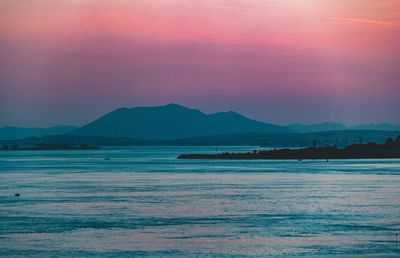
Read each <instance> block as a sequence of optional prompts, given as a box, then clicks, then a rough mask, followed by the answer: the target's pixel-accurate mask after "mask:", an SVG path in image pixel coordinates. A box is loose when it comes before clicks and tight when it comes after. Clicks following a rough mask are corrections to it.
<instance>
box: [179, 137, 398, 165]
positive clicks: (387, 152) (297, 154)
mask: <svg viewBox="0 0 400 258" xmlns="http://www.w3.org/2000/svg"><path fill="white" fill-rule="evenodd" d="M387 158H400V136H398V137H397V138H396V140H393V139H392V138H389V139H387V141H386V142H385V143H384V144H376V143H367V144H352V145H349V146H347V147H345V148H338V147H337V146H326V147H316V143H315V142H314V145H313V146H312V147H310V148H304V149H296V150H294V149H275V150H270V151H253V152H247V153H219V154H182V155H180V156H178V159H387Z"/></svg>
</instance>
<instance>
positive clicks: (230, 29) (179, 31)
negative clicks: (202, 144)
mask: <svg viewBox="0 0 400 258" xmlns="http://www.w3.org/2000/svg"><path fill="white" fill-rule="evenodd" d="M399 46H400V2H399V1H397V0H348V1H337V0H243V1H240V0H237V1H228V0H225V1H223V0H203V1H200V0H198V1H196V0H192V1H187V0H186V1H185V0H168V1H167V0H148V1H128V0H118V1H105V0H96V1H90V0H59V1H53V0H20V1H14V0H4V1H2V2H1V3H0V67H1V69H0V125H1V126H3V125H10V124H12V125H23V126H48V125H54V124H58V123H65V122H67V123H71V124H77V125H80V124H83V123H85V122H88V121H89V120H91V119H93V118H96V117H97V116H99V115H101V114H103V113H106V112H108V111H110V110H112V109H114V108H118V107H121V106H128V107H131V106H141V105H145V106H148V105H158V104H165V103H170V102H177V103H181V104H184V105H187V106H190V107H194V108H199V109H201V110H204V111H206V112H214V111H219V110H236V111H238V112H240V113H243V114H245V115H248V116H250V117H252V118H256V119H259V120H262V121H267V122H271V123H281V124H287V123H292V122H306V123H309V122H322V121H338V122H344V123H348V124H355V123H366V122H392V123H400V116H399V115H398V110H400V101H399V100H398V99H399V96H400V85H399V82H400V70H399V67H400V51H399Z"/></svg>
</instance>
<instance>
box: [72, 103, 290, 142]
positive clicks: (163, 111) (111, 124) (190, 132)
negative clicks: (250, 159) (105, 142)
mask: <svg viewBox="0 0 400 258" xmlns="http://www.w3.org/2000/svg"><path fill="white" fill-rule="evenodd" d="M290 132H293V131H292V130H291V129H289V128H287V127H284V126H277V125H272V124H266V123H262V122H258V121H255V120H251V119H248V118H246V117H244V116H242V115H240V114H238V113H235V112H232V111H230V112H220V113H215V114H209V115H208V114H204V113H202V112H201V111H199V110H196V109H189V108H186V107H183V106H180V105H177V104H169V105H166V106H158V107H135V108H131V109H129V108H120V109H117V110H114V111H112V112H110V113H108V114H106V115H104V116H102V117H100V118H99V119H97V120H96V121H94V122H92V123H89V124H87V125H85V126H83V127H81V128H79V129H78V130H76V131H74V132H73V134H74V135H81V136H84V135H91V136H103V137H132V138H138V139H151V140H154V139H178V138H184V137H195V136H205V135H218V134H234V133H290Z"/></svg>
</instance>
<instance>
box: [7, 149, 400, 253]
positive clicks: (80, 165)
mask: <svg viewBox="0 0 400 258" xmlns="http://www.w3.org/2000/svg"><path fill="white" fill-rule="evenodd" d="M252 149H253V148H252V147H248V148H245V147H226V148H219V151H248V150H252ZM193 152H196V153H200V152H215V148H214V147H131V148H105V149H101V150H94V151H57V152H55V151H35V152H32V151H20V152H10V151H8V152H4V151H3V152H0V255H1V256H4V257H15V256H21V257H25V256H36V257H49V256H51V257H59V256H68V257H87V256H96V257H99V256H101V257H103V256H106V257H124V256H125V257H128V256H129V257H130V256H134V255H137V256H146V255H147V256H157V257H159V256H174V257H175V256H185V257H187V256H210V255H214V256H217V257H218V256H276V257H292V256H304V257H309V256H318V257H327V256H338V257H347V256H373V257H380V256H389V257H397V256H400V236H399V243H397V241H396V234H398V233H400V160H341V161H329V162H326V161H319V160H315V161H217V160H214V161H200V160H192V161H190V160H177V159H176V156H177V155H178V154H180V153H193ZM105 155H108V156H110V160H104V156H105ZM15 193H20V194H21V196H20V197H15V196H14V194H15Z"/></svg>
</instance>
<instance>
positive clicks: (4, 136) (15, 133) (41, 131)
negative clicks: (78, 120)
mask: <svg viewBox="0 0 400 258" xmlns="http://www.w3.org/2000/svg"><path fill="white" fill-rule="evenodd" d="M77 128H78V127H76V126H70V125H62V126H54V127H49V128H25V127H14V126H7V127H2V128H0V140H14V139H24V138H27V137H42V136H45V135H60V134H67V133H71V132H72V131H74V130H76V129H77Z"/></svg>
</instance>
